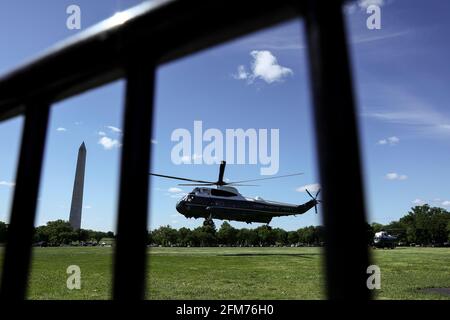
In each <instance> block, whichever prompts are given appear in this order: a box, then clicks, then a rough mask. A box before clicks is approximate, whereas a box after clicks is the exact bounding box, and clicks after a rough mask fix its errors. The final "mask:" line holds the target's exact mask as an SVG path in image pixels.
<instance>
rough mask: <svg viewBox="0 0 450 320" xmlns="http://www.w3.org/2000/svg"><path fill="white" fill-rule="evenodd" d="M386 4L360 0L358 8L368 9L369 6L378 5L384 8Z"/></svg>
mask: <svg viewBox="0 0 450 320" xmlns="http://www.w3.org/2000/svg"><path fill="white" fill-rule="evenodd" d="M384 4H385V1H384V0H359V1H358V6H359V7H360V8H361V9H366V8H367V7H368V6H371V5H376V6H379V7H382V6H383V5H384Z"/></svg>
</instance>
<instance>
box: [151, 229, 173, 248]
mask: <svg viewBox="0 0 450 320" xmlns="http://www.w3.org/2000/svg"><path fill="white" fill-rule="evenodd" d="M152 239H153V241H154V243H156V244H158V245H162V246H170V245H173V244H176V241H177V230H175V229H173V228H171V227H170V226H169V225H167V226H161V227H159V228H158V229H156V230H154V231H153V232H152Z"/></svg>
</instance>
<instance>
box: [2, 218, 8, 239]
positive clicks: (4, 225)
mask: <svg viewBox="0 0 450 320" xmlns="http://www.w3.org/2000/svg"><path fill="white" fill-rule="evenodd" d="M7 232H8V226H7V224H6V223H4V222H2V221H0V243H4V242H6V234H7Z"/></svg>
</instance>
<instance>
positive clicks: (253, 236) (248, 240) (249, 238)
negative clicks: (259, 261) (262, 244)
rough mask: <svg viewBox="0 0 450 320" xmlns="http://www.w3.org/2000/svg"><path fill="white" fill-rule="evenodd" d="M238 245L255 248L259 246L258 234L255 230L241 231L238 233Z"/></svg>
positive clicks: (244, 229)
mask: <svg viewBox="0 0 450 320" xmlns="http://www.w3.org/2000/svg"><path fill="white" fill-rule="evenodd" d="M236 239H237V243H238V245H241V246H255V245H258V234H257V233H256V231H255V230H250V229H246V228H243V229H239V230H238V232H237V233H236Z"/></svg>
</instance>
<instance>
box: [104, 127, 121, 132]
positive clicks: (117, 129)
mask: <svg viewBox="0 0 450 320" xmlns="http://www.w3.org/2000/svg"><path fill="white" fill-rule="evenodd" d="M106 127H107V128H108V129H109V130H111V131H112V132H116V133H122V129H120V128H117V127H114V126H106Z"/></svg>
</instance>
